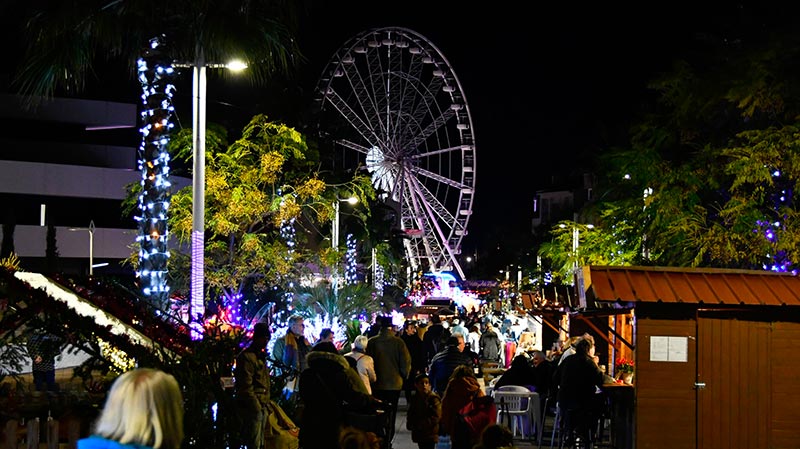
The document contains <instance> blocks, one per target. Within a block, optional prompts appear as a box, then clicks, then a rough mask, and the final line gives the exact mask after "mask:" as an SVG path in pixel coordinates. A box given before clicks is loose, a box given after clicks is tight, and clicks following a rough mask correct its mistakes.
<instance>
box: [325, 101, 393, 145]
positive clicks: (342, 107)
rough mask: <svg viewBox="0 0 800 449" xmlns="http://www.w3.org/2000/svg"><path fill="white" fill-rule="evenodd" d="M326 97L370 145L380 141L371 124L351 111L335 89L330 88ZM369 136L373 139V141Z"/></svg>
mask: <svg viewBox="0 0 800 449" xmlns="http://www.w3.org/2000/svg"><path fill="white" fill-rule="evenodd" d="M326 98H327V100H328V102H330V104H331V105H332V106H333V107H334V109H336V110H337V111H338V112H339V114H341V116H342V117H344V119H345V120H347V121H348V122H350V124H351V125H352V126H353V127H354V128H355V129H356V131H358V133H359V134H361V137H363V138H364V140H366V141H367V142H369V143H370V144H372V145H377V144H380V143H381V138H380V137H379V136H378V135H377V134H376V133H375V130H374V129H373V128H372V127H371V126H368V125H367V124H366V123H364V121H363V120H361V117H359V116H358V114H357V113H356V112H355V111H353V109H352V108H351V107H350V105H349V104H347V102H346V101H344V99H342V97H340V96H339V94H338V93H336V91H334V90H333V89H331V90H330V92H328V95H327V96H326ZM370 137H371V138H372V139H374V141H373V140H372V139H371V138H370Z"/></svg>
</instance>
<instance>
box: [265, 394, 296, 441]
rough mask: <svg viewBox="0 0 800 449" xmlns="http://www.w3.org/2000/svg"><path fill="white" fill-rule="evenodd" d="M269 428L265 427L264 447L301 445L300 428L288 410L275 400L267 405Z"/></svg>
mask: <svg viewBox="0 0 800 449" xmlns="http://www.w3.org/2000/svg"><path fill="white" fill-rule="evenodd" d="M266 408H267V413H269V416H268V417H267V428H266V429H264V440H265V441H264V447H265V448H266V449H297V448H298V447H299V446H300V440H299V439H298V437H299V435H300V429H298V428H297V426H296V425H295V424H294V422H293V421H292V420H291V419H290V418H289V416H288V415H287V414H286V412H284V411H283V409H282V408H281V407H280V406H279V405H278V404H276V403H275V402H273V401H269V403H268V404H267V406H266Z"/></svg>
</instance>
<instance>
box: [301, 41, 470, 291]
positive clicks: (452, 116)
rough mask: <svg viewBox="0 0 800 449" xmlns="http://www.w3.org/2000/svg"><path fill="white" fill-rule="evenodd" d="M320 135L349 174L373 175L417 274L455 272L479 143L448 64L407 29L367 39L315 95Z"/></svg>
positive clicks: (344, 52)
mask: <svg viewBox="0 0 800 449" xmlns="http://www.w3.org/2000/svg"><path fill="white" fill-rule="evenodd" d="M317 93H318V102H319V104H318V105H317V106H318V107H319V111H320V119H319V120H320V127H321V129H324V130H325V131H324V136H323V137H325V138H330V139H332V140H333V142H334V143H335V147H336V161H337V163H340V164H342V166H343V168H348V167H349V168H355V169H361V170H366V171H367V172H368V173H369V175H370V176H371V178H372V183H373V185H374V187H375V188H376V190H377V191H378V192H379V194H380V195H381V198H382V199H383V200H384V201H385V202H387V203H391V204H395V205H399V207H398V208H399V210H400V226H401V229H402V230H403V231H404V233H405V236H406V237H407V238H406V239H404V242H403V243H404V247H405V253H406V257H407V259H408V262H409V263H410V265H411V267H412V269H414V270H415V271H416V270H430V271H448V270H455V271H457V272H458V274H459V275H460V276H461V278H462V279H463V278H464V273H463V270H462V269H461V266H460V265H459V264H458V261H457V260H456V256H457V255H458V254H460V252H461V241H462V239H463V238H464V236H465V235H466V234H467V223H468V222H469V219H470V215H472V201H473V196H474V192H475V138H474V134H473V127H472V117H471V116H470V112H469V107H468V106H467V102H466V99H465V97H464V93H463V91H462V89H461V84H460V83H459V81H458V78H457V77H456V74H455V72H454V71H453V69H452V67H450V63H449V62H448V61H447V59H446V58H445V57H444V55H443V54H442V53H441V51H439V49H438V48H436V46H435V45H433V44H432V43H431V42H430V41H429V40H428V39H426V38H425V37H424V36H422V35H420V34H418V33H416V32H414V31H412V30H409V29H405V28H380V29H373V30H368V31H365V32H362V33H360V34H358V35H357V36H355V37H353V38H351V39H350V40H349V41H348V42H346V43H345V44H344V45H343V46H342V47H341V48H340V49H339V50H338V51H337V52H336V53H335V54H334V56H333V57H332V58H331V60H330V61H329V62H328V65H327V66H326V68H325V70H324V71H323V73H322V77H321V78H320V81H319V84H318V86H317Z"/></svg>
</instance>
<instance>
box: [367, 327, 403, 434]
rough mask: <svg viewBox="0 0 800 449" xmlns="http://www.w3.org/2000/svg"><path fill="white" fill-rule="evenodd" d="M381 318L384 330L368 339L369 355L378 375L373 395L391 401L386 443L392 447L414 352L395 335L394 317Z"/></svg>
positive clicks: (373, 386) (388, 402) (388, 408)
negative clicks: (411, 352)
mask: <svg viewBox="0 0 800 449" xmlns="http://www.w3.org/2000/svg"><path fill="white" fill-rule="evenodd" d="M379 321H380V323H381V330H380V332H379V333H378V335H376V336H374V337H372V338H370V339H369V342H368V343H367V355H368V356H370V357H372V359H373V361H374V362H375V375H376V377H377V378H378V380H376V381H375V382H374V383H373V384H372V395H373V396H375V397H376V398H378V399H380V400H381V401H383V402H385V403H387V404H388V406H387V412H388V413H390V416H389V424H390V425H389V427H390V428H389V431H388V434H387V435H386V438H387V440H388V445H387V446H391V442H392V438H393V437H394V430H395V429H394V421H395V416H396V415H397V401H398V400H399V399H400V391H401V390H402V389H403V381H404V380H405V379H406V378H407V377H408V373H409V372H410V371H411V355H410V354H409V352H408V348H406V344H405V343H404V342H403V340H401V339H400V337H398V336H396V335H395V334H394V327H393V325H392V317H388V316H383V317H380V318H379Z"/></svg>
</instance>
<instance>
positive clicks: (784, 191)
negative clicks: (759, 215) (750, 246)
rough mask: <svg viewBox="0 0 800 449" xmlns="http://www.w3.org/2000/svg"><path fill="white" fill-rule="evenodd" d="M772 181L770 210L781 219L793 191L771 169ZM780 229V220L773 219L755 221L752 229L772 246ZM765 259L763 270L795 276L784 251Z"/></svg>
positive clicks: (795, 272)
mask: <svg viewBox="0 0 800 449" xmlns="http://www.w3.org/2000/svg"><path fill="white" fill-rule="evenodd" d="M772 179H773V185H774V186H775V192H774V193H773V194H772V195H770V199H772V204H773V206H772V209H773V211H774V212H775V214H774V216H775V217H781V213H780V211H781V210H782V209H784V208H786V207H792V196H793V191H792V189H791V187H790V186H788V185H787V183H786V181H785V180H784V178H783V177H782V176H781V171H780V170H779V169H777V168H775V169H772ZM782 229H783V225H782V223H781V221H780V218H775V219H773V220H770V219H764V220H757V221H756V229H754V230H753V232H757V233H760V234H761V235H762V236H763V237H764V238H765V239H766V240H767V241H768V242H770V243H771V244H773V245H774V244H776V243H777V241H778V234H779V232H780V231H781V230H782ZM766 257H767V259H768V262H767V263H764V264H762V266H761V267H762V268H763V269H764V270H768V271H774V272H777V273H786V272H788V271H791V272H792V273H794V274H797V270H794V269H792V267H793V266H794V262H792V261H791V260H789V258H788V256H787V254H786V251H784V250H778V251H775V254H766Z"/></svg>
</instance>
